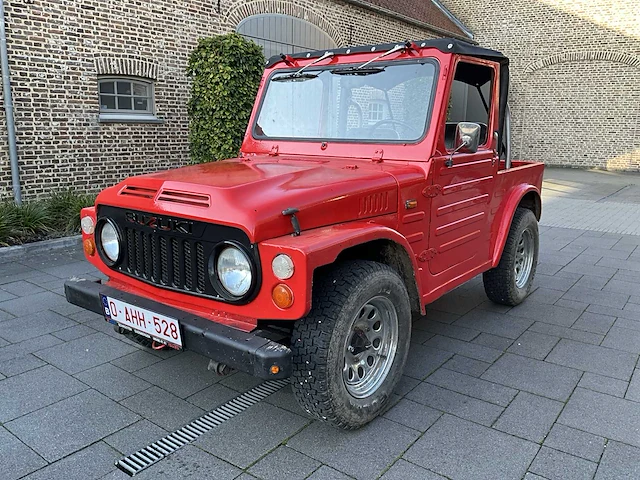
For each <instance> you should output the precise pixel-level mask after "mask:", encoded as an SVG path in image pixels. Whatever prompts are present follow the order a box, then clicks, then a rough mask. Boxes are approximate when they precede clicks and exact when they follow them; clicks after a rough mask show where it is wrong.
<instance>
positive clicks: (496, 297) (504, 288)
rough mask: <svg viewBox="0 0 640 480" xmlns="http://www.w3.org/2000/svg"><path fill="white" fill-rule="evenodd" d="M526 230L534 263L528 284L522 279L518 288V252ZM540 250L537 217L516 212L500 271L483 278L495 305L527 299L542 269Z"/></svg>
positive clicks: (516, 302)
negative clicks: (539, 264)
mask: <svg viewBox="0 0 640 480" xmlns="http://www.w3.org/2000/svg"><path fill="white" fill-rule="evenodd" d="M525 231H528V232H529V233H530V235H531V237H532V238H531V240H532V242H533V245H531V247H532V248H533V263H532V265H531V269H530V270H529V273H528V276H526V277H527V278H526V281H525V279H524V277H522V278H521V279H520V285H518V282H517V281H516V279H517V275H516V261H517V257H518V254H517V253H518V249H519V244H520V242H521V239H523V238H524V236H523V235H525V234H524V232H525ZM538 250H539V238H538V221H537V219H536V216H535V215H534V213H533V212H532V211H531V210H529V209H527V208H518V209H516V212H515V214H514V215H513V220H512V221H511V228H510V230H509V236H508V237H507V241H506V243H505V246H504V250H503V252H502V256H501V257H500V263H499V264H498V266H497V267H496V268H492V269H491V270H488V271H486V272H485V273H484V275H483V276H482V280H483V283H484V291H485V292H486V294H487V297H489V299H490V300H491V301H492V302H495V303H500V304H502V305H509V306H515V305H518V304H520V303H522V301H523V300H524V299H525V298H527V295H529V292H530V291H531V285H532V284H533V278H534V277H535V274H536V267H537V266H538Z"/></svg>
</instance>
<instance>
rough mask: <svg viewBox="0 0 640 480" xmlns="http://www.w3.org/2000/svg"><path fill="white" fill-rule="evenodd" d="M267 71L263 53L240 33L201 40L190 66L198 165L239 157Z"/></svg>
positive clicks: (191, 130) (192, 129)
mask: <svg viewBox="0 0 640 480" xmlns="http://www.w3.org/2000/svg"><path fill="white" fill-rule="evenodd" d="M263 71H264V56H263V54H262V49H261V48H260V47H259V46H258V45H256V44H255V43H253V42H252V41H249V40H246V39H245V38H243V37H242V36H241V35H238V34H237V33H229V34H226V35H219V36H215V37H209V38H202V39H200V40H199V41H198V46H197V47H196V49H195V50H194V51H193V52H192V53H191V55H190V56H189V64H188V67H187V75H188V76H189V77H190V78H191V80H192V84H191V98H190V99H189V103H188V113H189V144H190V146H189V152H190V155H191V160H192V161H193V162H195V163H202V162H211V161H215V160H223V159H225V158H231V157H236V156H237V155H238V151H239V150H240V145H241V144H242V138H243V137H244V132H245V130H246V128H247V123H248V122H249V117H250V115H251V109H252V108H253V102H254V100H255V97H256V93H257V91H258V85H259V84H260V78H261V77H262V72H263Z"/></svg>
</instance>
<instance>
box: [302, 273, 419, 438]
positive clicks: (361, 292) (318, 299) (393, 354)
mask: <svg viewBox="0 0 640 480" xmlns="http://www.w3.org/2000/svg"><path fill="white" fill-rule="evenodd" d="M410 335H411V309H410V305H409V296H408V294H407V291H406V288H405V286H404V283H403V281H402V279H401V278H400V277H399V276H398V274H397V273H396V272H395V271H394V270H393V269H391V268H390V267H388V266H386V265H383V264H380V263H376V262H370V261H353V262H347V263H344V264H341V265H339V266H337V267H334V268H332V269H330V270H328V271H327V272H325V274H324V275H322V277H321V278H320V281H319V282H318V283H317V284H316V285H315V286H314V297H313V307H312V310H311V312H310V313H309V315H308V316H307V317H305V318H304V319H302V320H299V321H298V322H296V325H295V328H294V332H293V337H292V350H293V364H294V368H293V376H292V385H293V392H294V395H295V397H296V399H297V400H298V403H299V404H300V406H301V407H302V408H303V409H304V410H306V411H307V412H309V413H310V414H312V415H313V416H315V417H317V418H319V419H321V420H324V421H327V422H329V423H331V424H333V425H335V426H338V427H341V428H345V429H354V428H358V427H361V426H362V425H365V424H366V423H368V422H370V421H371V420H373V419H374V418H375V417H376V416H377V415H378V414H379V413H381V412H382V411H383V410H384V408H385V407H386V406H387V404H388V401H389V399H390V396H391V392H392V391H393V388H394V387H395V385H396V384H397V382H398V380H399V379H400V376H401V375H402V370H403V368H404V364H405V362H406V359H407V353H408V350H409V339H410Z"/></svg>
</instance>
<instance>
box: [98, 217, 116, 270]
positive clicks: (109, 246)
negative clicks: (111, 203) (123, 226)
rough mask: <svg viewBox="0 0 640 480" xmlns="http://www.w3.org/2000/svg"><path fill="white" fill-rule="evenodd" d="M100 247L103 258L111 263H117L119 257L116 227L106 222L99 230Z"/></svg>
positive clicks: (108, 221) (109, 221)
mask: <svg viewBox="0 0 640 480" xmlns="http://www.w3.org/2000/svg"><path fill="white" fill-rule="evenodd" d="M100 245H101V246H102V251H103V252H104V254H105V256H106V257H107V258H108V259H109V260H111V261H112V262H117V261H118V258H119V257H120V237H119V236H118V231H117V230H116V227H115V226H114V225H113V223H111V220H107V221H106V222H104V224H103V225H102V229H101V230H100Z"/></svg>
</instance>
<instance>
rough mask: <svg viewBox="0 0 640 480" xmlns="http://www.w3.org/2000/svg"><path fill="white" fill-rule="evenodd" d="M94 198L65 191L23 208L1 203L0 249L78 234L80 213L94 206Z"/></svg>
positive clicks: (34, 201) (31, 202)
mask: <svg viewBox="0 0 640 480" xmlns="http://www.w3.org/2000/svg"><path fill="white" fill-rule="evenodd" d="M95 198H96V197H95V195H90V194H81V193H76V192H73V191H72V190H64V191H61V192H56V193H54V194H53V195H51V197H49V198H48V199H45V200H33V201H30V202H25V203H23V204H22V205H16V204H15V203H13V202H7V201H4V202H1V201H0V246H6V245H16V244H21V243H28V242H34V241H37V240H44V239H47V238H57V237H63V236H65V235H73V234H77V233H79V232H80V210H81V209H82V208H84V207H89V206H91V205H93V204H94V202H95Z"/></svg>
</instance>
